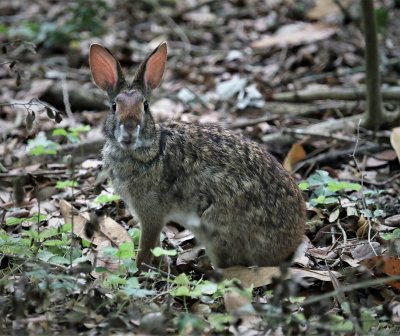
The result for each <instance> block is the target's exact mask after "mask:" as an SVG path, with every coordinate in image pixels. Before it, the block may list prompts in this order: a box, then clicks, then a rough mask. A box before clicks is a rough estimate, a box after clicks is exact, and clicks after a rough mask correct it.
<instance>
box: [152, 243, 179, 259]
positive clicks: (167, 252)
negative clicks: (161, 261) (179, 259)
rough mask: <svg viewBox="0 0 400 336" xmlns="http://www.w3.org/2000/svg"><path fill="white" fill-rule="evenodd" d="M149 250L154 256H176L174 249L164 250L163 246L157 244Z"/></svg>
mask: <svg viewBox="0 0 400 336" xmlns="http://www.w3.org/2000/svg"><path fill="white" fill-rule="evenodd" d="M151 252H152V253H153V255H154V256H155V257H161V256H163V255H164V256H176V255H177V252H176V250H164V249H163V248H161V247H159V246H157V247H156V248H154V249H152V250H151Z"/></svg>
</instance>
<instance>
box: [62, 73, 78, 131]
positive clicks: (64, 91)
mask: <svg viewBox="0 0 400 336" xmlns="http://www.w3.org/2000/svg"><path fill="white" fill-rule="evenodd" d="M60 79H61V88H62V94H63V102H64V107H65V113H66V114H67V116H68V119H69V121H70V123H71V126H74V125H75V117H74V115H73V113H72V110H71V103H70V101H69V92H68V83H67V79H66V76H65V75H61V76H60Z"/></svg>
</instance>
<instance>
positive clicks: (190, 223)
mask: <svg viewBox="0 0 400 336" xmlns="http://www.w3.org/2000/svg"><path fill="white" fill-rule="evenodd" d="M164 221H165V223H168V222H175V223H178V224H180V225H182V226H184V227H185V228H187V229H188V230H191V231H196V229H198V228H199V227H200V225H201V221H200V217H199V216H198V215H197V214H196V213H195V212H194V211H193V212H183V211H172V212H171V213H169V214H168V215H167V216H166V218H165V219H164Z"/></svg>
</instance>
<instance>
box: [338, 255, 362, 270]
mask: <svg viewBox="0 0 400 336" xmlns="http://www.w3.org/2000/svg"><path fill="white" fill-rule="evenodd" d="M341 259H342V260H343V261H344V262H346V263H348V264H349V265H350V266H352V267H357V266H359V265H360V262H359V261H358V260H355V259H353V258H351V257H350V256H348V255H346V254H343V255H342V256H341Z"/></svg>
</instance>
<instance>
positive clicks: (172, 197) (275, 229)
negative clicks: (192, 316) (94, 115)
mask: <svg viewBox="0 0 400 336" xmlns="http://www.w3.org/2000/svg"><path fill="white" fill-rule="evenodd" d="M157 132H158V134H159V140H158V141H159V147H158V148H159V150H158V152H157V153H155V155H154V157H153V158H151V160H149V161H147V162H142V161H138V160H136V159H134V158H133V157H131V156H129V153H125V152H124V151H123V150H121V149H116V147H115V146H113V144H111V143H108V144H106V146H105V149H104V162H105V165H109V166H112V172H111V176H112V179H113V184H114V186H115V188H116V190H117V192H118V193H120V194H121V195H122V197H123V199H124V200H125V202H127V204H128V205H129V207H130V208H131V209H132V210H134V211H135V212H136V213H137V214H138V216H139V219H140V220H141V221H145V222H150V221H158V220H160V219H161V220H162V222H163V224H165V222H167V221H170V220H174V221H177V222H179V223H180V224H182V225H183V226H185V227H187V228H188V229H190V230H192V231H193V233H194V234H195V235H196V237H198V238H199V239H200V241H201V242H202V243H203V244H204V245H205V246H206V250H207V252H208V254H209V256H210V258H211V260H212V261H213V263H214V264H215V265H216V266H219V267H227V266H233V265H244V266H252V265H259V266H266V265H276V264H278V263H279V262H281V261H283V260H285V259H286V258H288V257H289V256H290V254H292V252H293V251H294V249H295V247H296V246H297V245H298V244H299V242H300V240H301V237H302V234H303V232H304V222H305V210H304V201H303V199H302V195H301V192H300V191H299V190H298V188H297V186H296V185H295V183H294V181H293V180H292V178H291V177H290V176H289V175H288V173H287V172H286V171H285V170H284V169H283V167H282V166H281V165H280V164H279V163H278V162H277V161H276V160H275V159H274V158H273V157H272V156H271V155H270V154H268V153H267V152H266V151H264V150H263V149H262V148H261V147H260V145H258V144H256V143H255V142H252V141H250V140H247V139H245V138H242V137H240V136H238V135H236V134H234V133H233V132H232V131H229V130H224V129H221V128H218V127H214V126H197V125H189V124H184V123H178V122H169V123H164V124H159V125H158V129H157Z"/></svg>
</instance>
